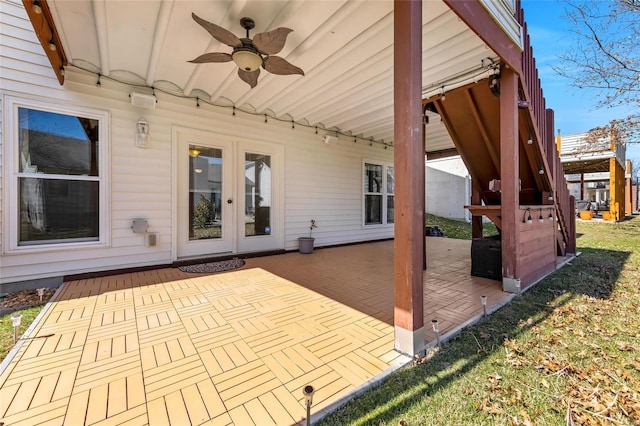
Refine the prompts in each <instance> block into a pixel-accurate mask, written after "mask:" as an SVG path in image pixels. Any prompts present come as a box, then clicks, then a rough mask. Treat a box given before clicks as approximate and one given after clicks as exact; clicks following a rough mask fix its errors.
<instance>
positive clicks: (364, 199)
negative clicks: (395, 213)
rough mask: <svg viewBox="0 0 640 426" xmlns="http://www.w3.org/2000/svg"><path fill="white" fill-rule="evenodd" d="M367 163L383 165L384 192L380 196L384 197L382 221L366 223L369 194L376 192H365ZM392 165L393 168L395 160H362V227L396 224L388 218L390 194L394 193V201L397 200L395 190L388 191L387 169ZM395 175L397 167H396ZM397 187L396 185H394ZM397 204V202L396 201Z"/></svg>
mask: <svg viewBox="0 0 640 426" xmlns="http://www.w3.org/2000/svg"><path fill="white" fill-rule="evenodd" d="M367 164H371V165H374V166H381V167H382V179H383V185H382V192H381V193H380V196H381V197H382V223H369V224H368V223H366V218H367V212H366V208H367V204H366V203H367V195H368V194H374V193H368V192H365V190H364V185H365V182H364V180H365V170H366V167H367ZM389 167H391V168H393V167H394V165H393V162H388V161H380V160H370V159H363V160H362V168H361V170H360V179H361V182H360V190H361V191H362V227H363V228H376V227H377V228H380V227H391V226H393V225H394V222H391V223H389V222H388V218H387V211H388V208H387V201H388V198H387V197H388V196H389V195H392V196H393V197H394V201H395V191H394V192H393V193H392V194H389V193H388V192H387V189H388V188H387V170H388V168H389ZM394 175H395V169H394ZM394 188H395V186H394ZM375 194H376V195H378V193H375ZM394 204H395V203H394Z"/></svg>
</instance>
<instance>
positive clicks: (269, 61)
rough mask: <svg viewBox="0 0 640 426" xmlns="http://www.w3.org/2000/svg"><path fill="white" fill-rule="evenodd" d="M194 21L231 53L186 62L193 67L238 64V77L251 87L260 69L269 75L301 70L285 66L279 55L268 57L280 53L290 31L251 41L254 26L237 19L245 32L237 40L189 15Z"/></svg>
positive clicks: (246, 20) (248, 20) (281, 30)
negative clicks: (250, 34) (243, 35)
mask: <svg viewBox="0 0 640 426" xmlns="http://www.w3.org/2000/svg"><path fill="white" fill-rule="evenodd" d="M191 17H192V18H193V20H194V21H196V22H197V23H198V24H200V25H201V26H202V28H204V29H205V30H207V32H209V34H211V35H212V36H213V38H215V39H216V40H218V41H219V42H220V43H223V44H226V45H227V46H229V47H233V52H231V53H223V52H212V53H205V54H203V55H200V56H198V57H197V58H195V59H193V60H191V61H189V62H191V63H194V64H203V63H207V62H230V61H234V62H235V63H236V65H238V76H239V77H240V78H241V79H242V80H243V81H244V82H245V83H247V84H248V85H249V86H251V88H254V87H256V85H257V84H258V77H259V76H260V67H263V68H264V69H265V70H267V71H269V72H270V73H272V74H279V75H289V74H302V75H304V71H302V69H300V68H298V67H296V66H295V65H292V64H291V63H289V62H288V61H287V60H286V59H284V58H281V57H279V56H272V55H274V54H276V53H278V52H280V51H281V50H282V48H283V47H284V44H285V42H286V41H287V36H288V35H289V33H290V32H292V31H293V30H291V29H289V28H284V27H280V28H276V29H275V30H272V31H268V32H265V33H260V34H256V35H255V36H254V37H253V40H252V39H250V38H249V30H251V29H253V28H254V27H255V26H256V24H255V22H254V21H253V19H251V18H242V19H240V25H242V27H243V28H244V29H245V30H247V36H246V37H245V38H238V37H236V36H235V35H234V34H233V33H232V32H230V31H228V30H226V29H224V28H222V27H219V26H218V25H216V24H213V23H211V22H208V21H205V20H204V19H202V18H200V17H199V16H197V15H196V14H195V13H192V14H191Z"/></svg>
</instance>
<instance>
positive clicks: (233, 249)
mask: <svg viewBox="0 0 640 426" xmlns="http://www.w3.org/2000/svg"><path fill="white" fill-rule="evenodd" d="M177 139H178V141H177V148H178V154H177V161H178V208H177V210H178V212H177V213H178V215H177V216H178V217H177V219H178V236H177V237H178V244H177V251H178V253H177V255H178V258H187V257H201V256H211V255H217V254H231V253H241V252H251V251H261V250H270V249H276V248H281V247H282V246H283V244H284V243H283V235H284V233H283V229H282V227H283V226H282V224H283V220H282V209H281V205H282V190H281V186H282V164H281V161H282V152H281V148H279V147H277V146H272V145H271V144H265V143H259V142H246V141H238V140H234V138H231V137H229V136H221V135H217V134H214V133H208V132H200V131H195V130H194V131H191V130H179V131H178V132H177Z"/></svg>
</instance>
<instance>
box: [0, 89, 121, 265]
mask: <svg viewBox="0 0 640 426" xmlns="http://www.w3.org/2000/svg"><path fill="white" fill-rule="evenodd" d="M3 105H4V108H3V120H2V122H3V134H4V136H5V137H4V138H3V139H4V142H3V159H4V161H3V163H4V164H3V170H4V171H5V172H4V175H3V183H4V185H6V186H5V188H6V192H5V193H4V196H3V211H4V212H5V219H6V220H5V221H4V226H3V244H2V247H3V253H5V254H18V253H34V252H45V251H65V250H72V249H78V250H81V249H86V248H92V247H105V246H108V245H109V244H110V237H111V235H110V228H109V226H108V224H109V223H110V221H111V217H110V216H111V215H110V212H111V209H110V207H109V206H110V197H109V193H110V188H109V176H110V162H109V145H110V134H109V129H110V118H111V117H110V114H109V112H108V111H101V110H96V109H93V108H85V107H80V106H73V105H71V106H69V105H60V104H56V103H54V102H42V101H37V100H33V99H27V98H19V97H14V96H10V95H5V96H4V97H3ZM19 108H27V109H32V110H39V111H45V112H51V113H56V114H65V115H72V116H77V117H85V118H89V119H94V120H98V122H99V130H98V135H99V136H98V137H99V144H98V170H99V173H98V176H97V177H91V179H90V180H93V181H97V182H98V185H99V196H98V202H99V206H98V211H99V218H98V221H99V222H98V223H99V236H98V240H94V241H69V242H65V241H59V240H57V241H55V242H51V243H47V242H43V243H41V244H34V245H31V244H29V245H19V241H18V239H19V231H18V228H19V208H20V202H19V200H18V197H19V178H20V177H29V176H28V174H25V173H20V167H19V164H20V158H19V152H18V151H19V150H18V145H19V141H18V138H19V135H20V132H19V128H18V127H19V119H18V109H19ZM132 143H133V142H132ZM52 176H53V177H56V178H61V179H69V178H70V176H66V175H61V176H58V175H52ZM33 177H36V178H42V175H41V174H37V175H34V176H33ZM72 178H73V179H75V180H78V179H81V180H83V178H82V177H80V178H79V177H77V176H73V177H72ZM87 180H89V179H87Z"/></svg>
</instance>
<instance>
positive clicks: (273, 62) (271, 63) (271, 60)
mask: <svg viewBox="0 0 640 426" xmlns="http://www.w3.org/2000/svg"><path fill="white" fill-rule="evenodd" d="M263 66H264V69H266V70H267V71H269V72H270V73H273V74H279V75H289V74H302V75H304V71H302V69H300V68H298V67H296V66H295V65H292V64H290V63H289V62H287V60H286V59H283V58H281V57H279V56H269V57H268V58H267V59H265V61H264V65H263Z"/></svg>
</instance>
